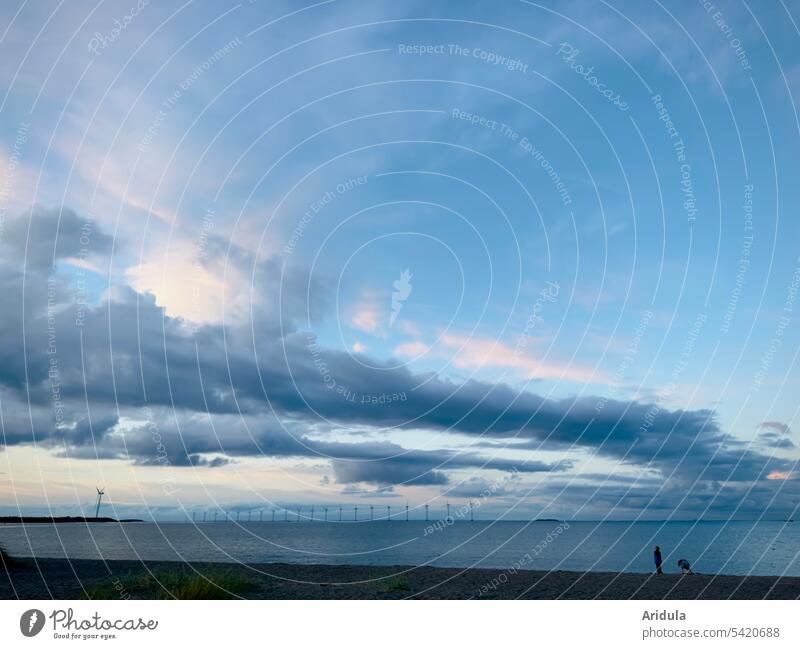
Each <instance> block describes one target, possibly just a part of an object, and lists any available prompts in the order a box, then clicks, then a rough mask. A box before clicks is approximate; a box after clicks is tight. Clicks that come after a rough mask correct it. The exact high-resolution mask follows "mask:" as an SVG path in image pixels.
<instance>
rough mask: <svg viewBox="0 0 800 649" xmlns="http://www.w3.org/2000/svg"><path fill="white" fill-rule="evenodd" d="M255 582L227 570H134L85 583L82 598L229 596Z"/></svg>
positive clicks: (215, 597) (251, 586)
mask: <svg viewBox="0 0 800 649" xmlns="http://www.w3.org/2000/svg"><path fill="white" fill-rule="evenodd" d="M255 586H256V583H255V582H254V581H253V580H251V579H249V578H247V577H246V576H245V575H241V574H238V573H236V572H234V571H231V570H211V571H208V572H204V573H202V574H198V573H196V572H177V573H173V572H164V571H155V572H153V573H152V574H151V573H149V572H142V573H136V574H133V575H129V576H127V577H122V578H120V579H116V580H108V581H107V582H106V583H103V584H99V585H93V586H87V587H86V589H85V590H86V592H85V593H84V595H83V599H128V598H135V599H233V598H235V597H236V596H241V595H242V594H243V593H245V592H247V591H248V590H251V589H252V588H254V587H255Z"/></svg>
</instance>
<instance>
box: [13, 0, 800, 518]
mask: <svg viewBox="0 0 800 649" xmlns="http://www.w3.org/2000/svg"><path fill="white" fill-rule="evenodd" d="M128 5H130V6H128ZM798 23H800V6H798V4H797V3H796V2H788V1H786V0H778V1H777V2H749V1H747V2H746V1H742V0H739V1H730V2H722V1H718V0H714V1H713V2H711V1H710V0H700V1H697V2H695V1H690V0H685V1H683V2H677V3H661V2H659V1H658V0H654V1H648V2H632V1H628V2H626V1H616V0H615V1H613V2H612V1H609V2H605V1H602V0H600V1H598V2H582V1H581V2H578V1H558V2H541V3H537V2H528V1H522V0H520V1H513V0H507V1H504V2H488V1H487V2H479V1H477V2H459V3H455V2H388V1H387V2H350V1H348V0H327V1H322V2H309V3H305V2H272V1H266V0H264V1H259V0H253V1H250V2H247V1H245V2H242V3H232V4H229V3H202V2H191V1H190V2H186V3H183V4H182V3H180V2H165V3H161V2H160V3H155V2H147V0H138V1H137V2H134V0H130V2H129V3H125V2H123V3H110V2H97V3H94V2H82V1H79V2H74V3H73V2H70V3H66V2H60V3H50V2H36V1H34V2H19V1H11V2H4V3H3V4H2V7H0V61H2V63H0V76H1V77H2V85H1V86H0V169H2V171H0V282H1V283H2V291H0V313H1V314H2V316H1V317H0V427H1V428H2V431H1V432H2V438H1V439H0V513H4V514H18V513H19V512H23V513H40V514H41V513H53V514H56V515H64V514H81V513H87V512H88V513H89V514H91V513H92V511H93V507H94V501H95V491H94V489H95V487H96V486H99V487H104V488H105V490H106V494H107V501H106V503H107V504H106V505H105V506H104V507H105V508H106V509H105V511H106V513H108V514H109V515H117V516H125V517H129V516H139V517H144V518H148V519H150V518H155V519H159V520H167V519H175V518H182V517H185V516H188V515H190V514H191V513H192V512H195V513H198V512H200V513H202V512H206V513H209V514H210V513H211V512H214V511H220V510H223V509H225V510H229V511H248V510H264V511H267V512H269V511H271V510H273V509H275V510H277V511H279V512H280V511H283V509H284V508H291V509H292V510H294V509H296V508H298V507H301V508H306V509H307V508H310V506H312V505H313V506H317V507H322V506H326V505H328V506H338V505H344V506H347V507H354V506H357V505H358V506H368V505H370V504H373V505H377V506H380V507H381V508H383V507H385V506H387V505H389V506H392V507H398V508H402V507H404V506H405V505H406V503H408V505H409V507H410V509H411V512H412V514H411V515H412V516H414V517H421V516H422V511H423V508H424V506H425V505H426V504H427V505H429V506H430V507H431V508H433V510H435V511H442V510H443V509H444V507H445V504H446V503H447V502H450V503H452V504H455V505H463V504H465V503H468V502H470V501H472V503H473V507H474V508H475V510H476V512H478V513H479V515H480V516H482V517H484V518H507V519H528V518H536V517H540V518H542V517H547V518H569V519H587V520H599V519H612V520H614V519H619V520H639V519H646V520H673V519H674V520H687V519H690V520H695V519H750V520H755V519H760V518H765V519H770V520H774V519H784V518H791V517H792V516H794V514H795V512H796V508H797V507H798V502H800V500H798V496H800V480H799V479H800V468H798V466H797V462H798V460H799V459H800V451H798V447H797V444H798V443H800V442H798V440H797V438H796V435H795V432H794V431H795V430H796V429H797V427H798V425H800V424H798V405H797V398H796V396H797V394H798V388H800V385H799V383H800V382H799V381H798V377H800V372H798V371H797V357H798V352H799V351H800V333H798V326H797V324H798V314H797V313H796V309H798V308H800V307H798V306H797V304H796V301H797V290H798V286H800V251H799V250H798V247H797V241H798V235H800V224H799V221H798V218H797V214H798V207H799V206H800V184H798V183H797V177H798V171H799V170H800V166H799V165H798V151H800V118H798V112H797V99H798V90H797V89H798V88H800V48H798V47H797V43H798V39H799V38H800V28H799V27H798ZM362 511H363V510H362Z"/></svg>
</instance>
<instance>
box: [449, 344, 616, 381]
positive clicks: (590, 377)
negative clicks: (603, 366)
mask: <svg viewBox="0 0 800 649" xmlns="http://www.w3.org/2000/svg"><path fill="white" fill-rule="evenodd" d="M441 344H442V345H443V346H444V347H446V348H448V349H449V350H455V353H454V354H453V355H452V363H453V365H454V366H455V367H459V368H465V369H481V368H485V367H493V368H501V369H506V370H511V371H513V372H514V373H515V374H516V375H517V376H519V377H520V378H523V379H554V380H560V381H564V380H568V381H577V382H580V383H588V382H595V383H597V382H600V381H601V380H603V379H604V376H603V375H602V373H601V372H599V371H598V370H597V369H594V368H582V367H580V366H578V365H576V364H574V363H570V364H569V365H555V364H552V363H548V362H546V361H544V360H537V359H535V358H532V357H531V356H529V355H528V350H527V349H525V348H524V347H511V346H509V345H506V344H505V343H502V342H500V341H497V340H493V339H490V338H472V337H467V336H460V335H456V334H451V333H448V334H445V335H444V336H442V338H441Z"/></svg>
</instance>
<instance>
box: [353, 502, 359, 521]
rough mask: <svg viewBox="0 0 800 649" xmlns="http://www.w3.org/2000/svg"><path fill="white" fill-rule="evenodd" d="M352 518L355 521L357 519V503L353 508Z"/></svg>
mask: <svg viewBox="0 0 800 649" xmlns="http://www.w3.org/2000/svg"><path fill="white" fill-rule="evenodd" d="M353 520H354V521H357V520H358V505H356V506H355V507H354V508H353Z"/></svg>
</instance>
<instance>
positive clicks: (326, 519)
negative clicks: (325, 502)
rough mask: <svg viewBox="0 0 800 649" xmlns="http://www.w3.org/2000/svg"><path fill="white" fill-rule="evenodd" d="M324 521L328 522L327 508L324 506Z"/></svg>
mask: <svg viewBox="0 0 800 649" xmlns="http://www.w3.org/2000/svg"><path fill="white" fill-rule="evenodd" d="M325 522H326V523H327V522H328V508H327V507H325Z"/></svg>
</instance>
